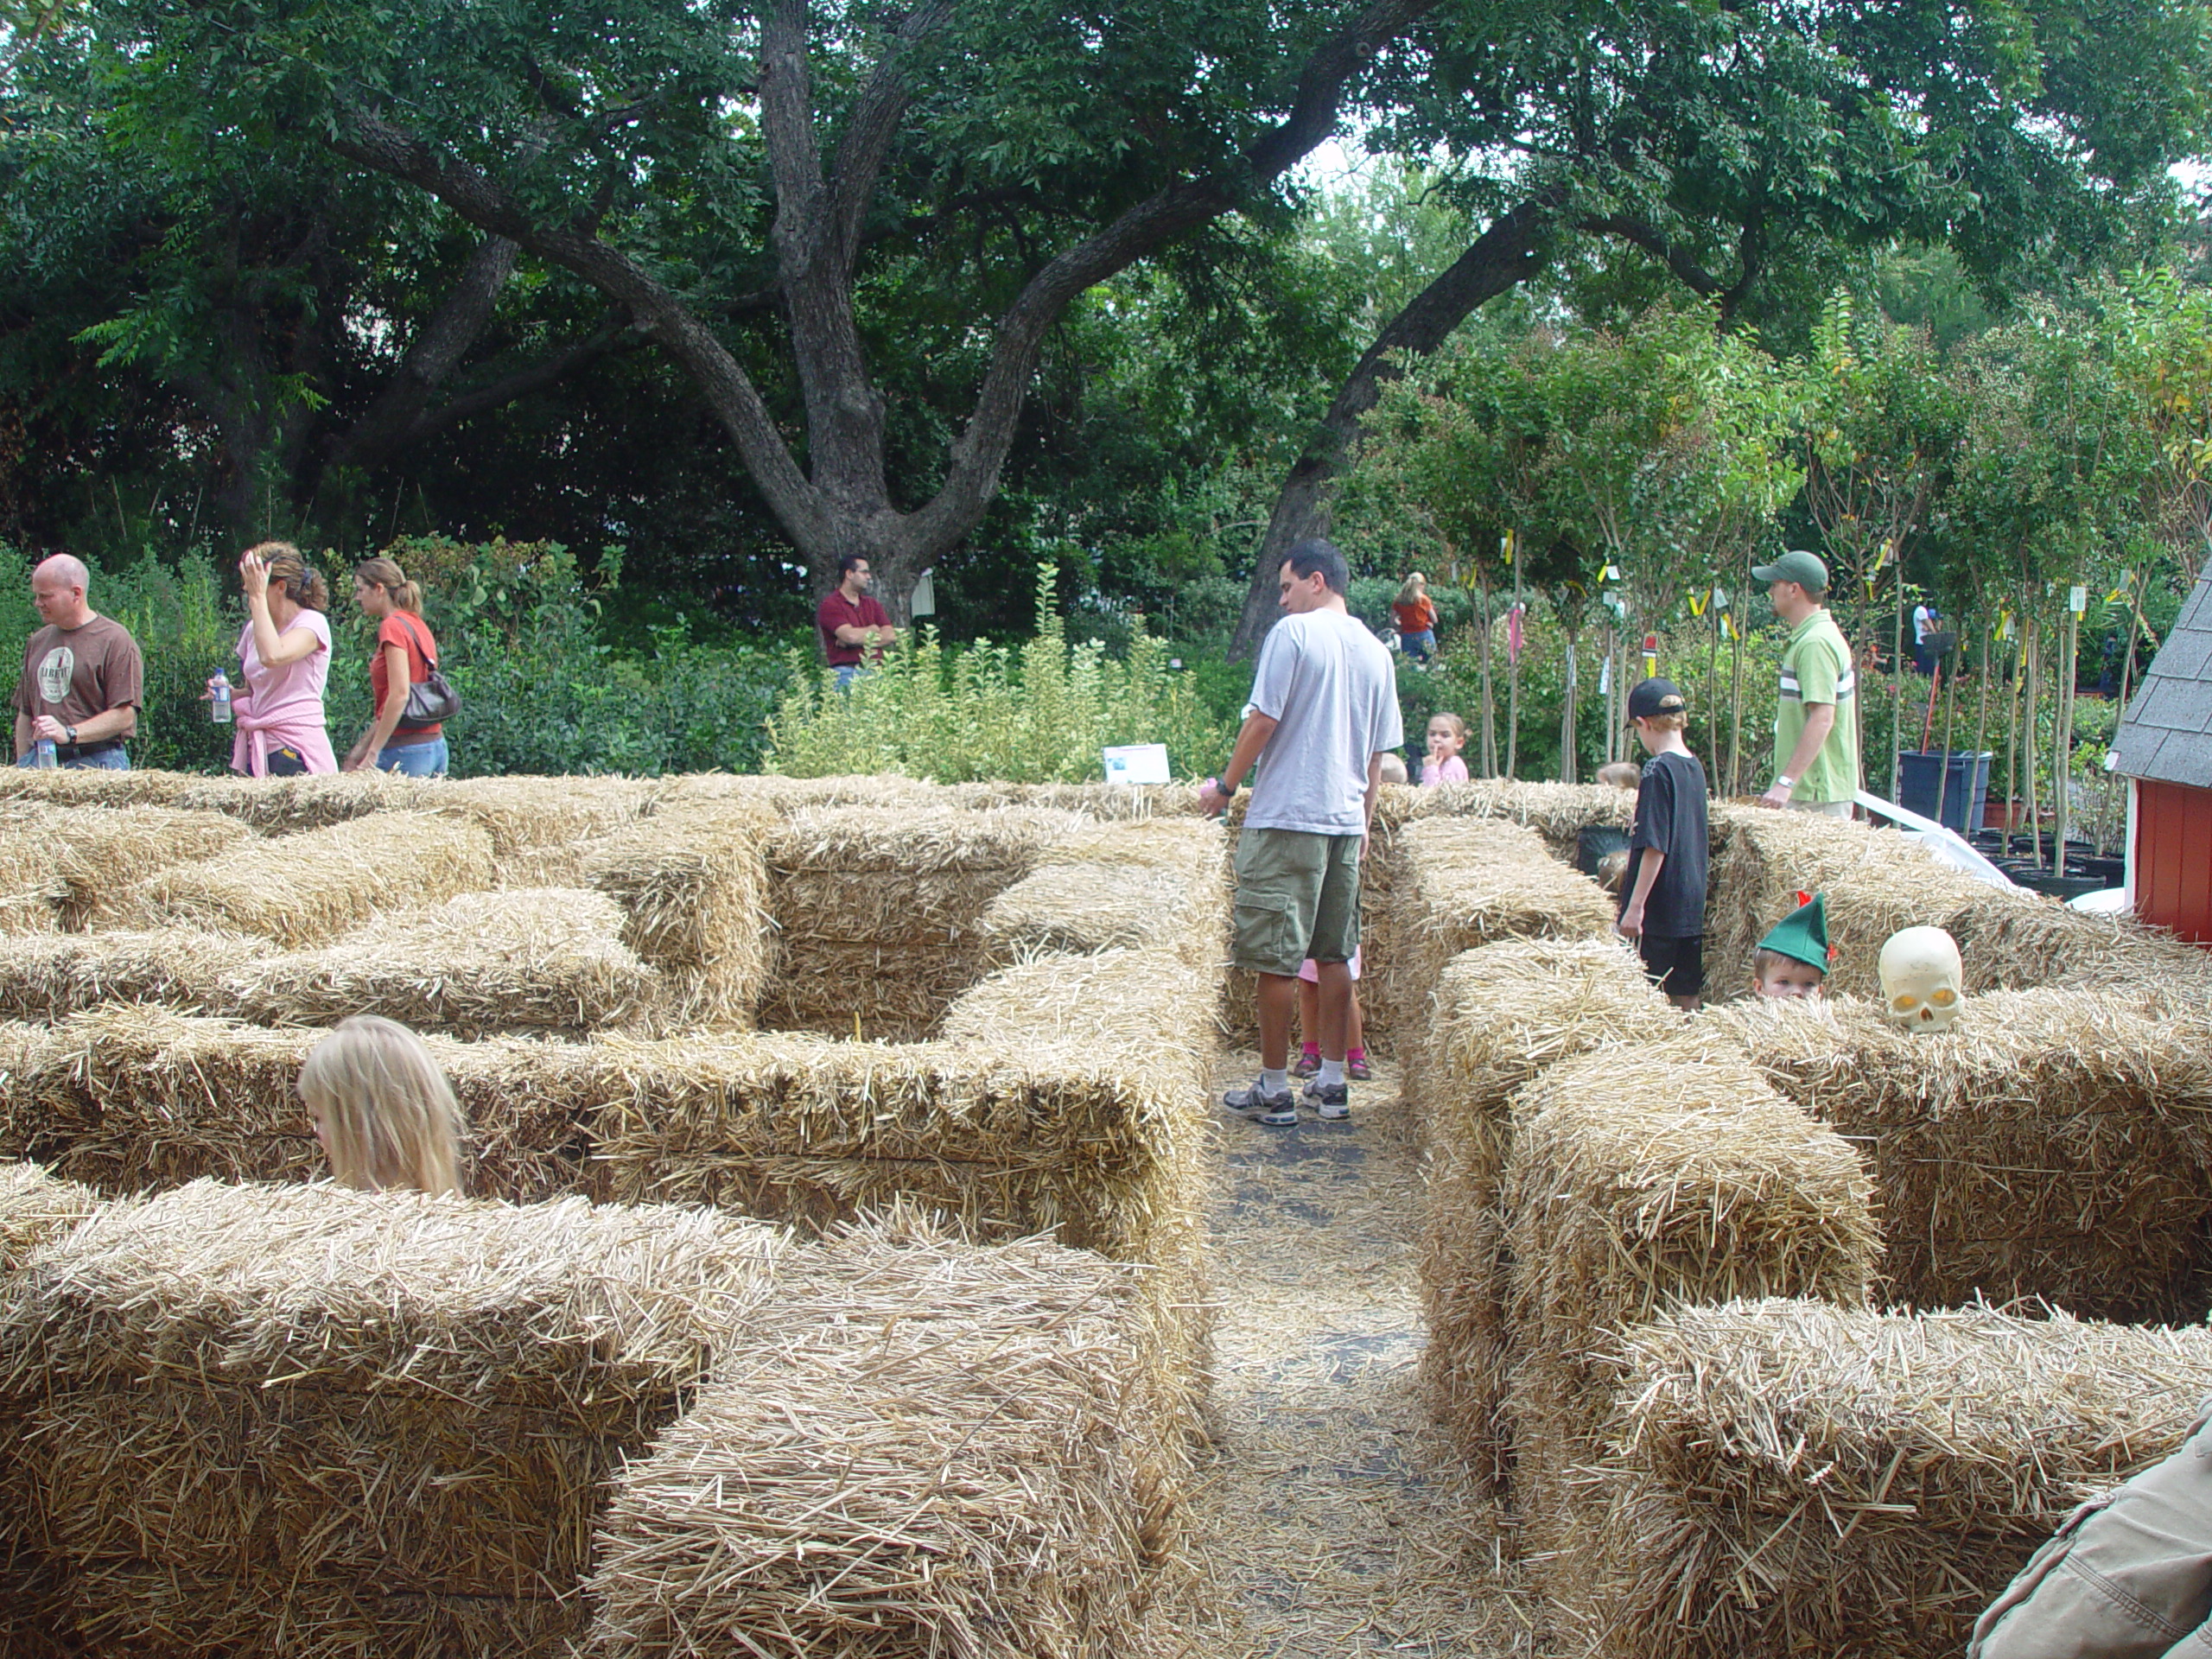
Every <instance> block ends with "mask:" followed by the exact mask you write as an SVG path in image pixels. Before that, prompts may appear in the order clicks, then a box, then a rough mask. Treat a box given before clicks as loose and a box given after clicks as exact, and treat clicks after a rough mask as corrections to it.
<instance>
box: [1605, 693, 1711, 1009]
mask: <svg viewBox="0 0 2212 1659" xmlns="http://www.w3.org/2000/svg"><path fill="white" fill-rule="evenodd" d="M1688 706H1689V705H1688V702H1685V701H1684V699H1683V696H1682V694H1681V691H1680V690H1676V689H1675V683H1674V682H1673V681H1671V680H1662V679H1649V680H1645V681H1643V682H1642V683H1640V684H1638V685H1637V687H1636V688H1635V690H1631V691H1630V693H1629V694H1628V717H1629V723H1630V725H1632V726H1633V727H1635V728H1636V741H1637V742H1639V743H1641V744H1643V747H1644V749H1645V751H1646V752H1647V753H1649V755H1650V756H1651V760H1650V762H1649V765H1647V766H1645V767H1644V768H1643V783H1642V784H1641V785H1638V786H1637V791H1636V819H1635V822H1634V823H1632V824H1631V825H1630V829H1629V833H1628V845H1629V867H1628V872H1627V874H1626V875H1625V876H1624V877H1623V879H1622V880H1621V912H1620V919H1619V920H1618V922H1616V923H1615V924H1614V925H1615V927H1616V928H1617V929H1618V931H1619V932H1620V934H1621V936H1622V937H1623V938H1630V939H1634V940H1635V941H1636V942H1637V955H1639V956H1641V957H1643V971H1644V972H1646V973H1647V974H1649V975H1650V976H1651V978H1652V981H1653V982H1654V983H1656V985H1657V986H1658V987H1659V988H1660V989H1661V990H1662V991H1664V992H1665V993H1666V995H1667V1000H1668V1001H1669V1002H1672V1003H1673V1004H1674V1005H1675V1007H1678V1008H1694V1007H1697V1005H1698V998H1699V997H1700V995H1702V994H1703V992H1704V990H1705V861H1706V836H1705V826H1706V804H1705V800H1706V791H1705V768H1704V767H1703V766H1700V765H1699V764H1698V758H1697V757H1696V756H1695V755H1694V754H1692V753H1690V751H1689V745H1688V744H1687V743H1685V742H1684V741H1682V728H1684V727H1685V726H1687V725H1688V723H1689V716H1688V712H1687V710H1688Z"/></svg>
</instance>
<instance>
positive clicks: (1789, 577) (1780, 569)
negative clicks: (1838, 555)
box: [1751, 548, 1828, 593]
mask: <svg viewBox="0 0 2212 1659" xmlns="http://www.w3.org/2000/svg"><path fill="white" fill-rule="evenodd" d="M1751 580H1752V581H1753V582H1796V584H1797V585H1798V586H1799V587H1801V588H1810V589H1811V590H1813V591H1814V592H1815V593H1826V592H1827V586H1828V568H1827V566H1826V565H1825V564H1822V563H1821V561H1820V560H1819V558H1817V557H1816V556H1814V555H1813V554H1810V553H1807V552H1803V551H1801V550H1798V549H1796V548H1792V549H1791V550H1789V552H1787V553H1785V554H1783V556H1781V557H1780V558H1778V559H1777V560H1776V561H1775V562H1774V563H1772V564H1755V565H1753V566H1752V567H1751Z"/></svg>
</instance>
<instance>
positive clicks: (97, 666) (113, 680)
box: [16, 616, 145, 726]
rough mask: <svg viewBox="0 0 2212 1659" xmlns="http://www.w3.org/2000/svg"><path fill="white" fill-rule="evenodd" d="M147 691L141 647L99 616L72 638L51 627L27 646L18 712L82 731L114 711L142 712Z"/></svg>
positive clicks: (82, 625) (121, 628)
mask: <svg viewBox="0 0 2212 1659" xmlns="http://www.w3.org/2000/svg"><path fill="white" fill-rule="evenodd" d="M144 691H145V670H144V667H143V664H141V663H140V661H139V658H138V642H137V640H136V639H132V638H131V637H130V629H128V628H126V627H124V626H123V624H122V623H120V622H117V621H114V620H111V619H110V618H107V617H105V616H95V617H92V618H90V619H88V620H86V621H85V622H83V623H80V624H79V626H76V627H73V628H71V629H69V630H67V632H64V631H63V630H61V629H60V628H57V627H55V626H54V625H53V624H52V623H48V625H47V626H45V627H42V628H41V629H39V630H38V631H37V632H35V633H34V634H32V635H31V637H30V639H29V640H28V641H27V642H25V644H24V645H23V671H22V674H21V675H20V676H19V677H17V679H16V713H17V714H19V715H23V716H24V717H26V718H27V719H35V718H36V717H37V716H38V715H53V716H54V719H56V720H58V721H60V722H61V723H62V724H63V725H64V726H81V725H83V724H84V723H85V722H86V721H88V720H90V719H91V718H92V716H93V715H104V714H105V713H106V712H107V711H108V710H109V709H120V708H122V707H123V706H124V704H126V703H128V704H130V706H131V707H132V708H137V707H138V706H139V704H140V703H141V702H143V699H144Z"/></svg>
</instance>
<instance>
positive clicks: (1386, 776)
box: [1382, 749, 1407, 784]
mask: <svg viewBox="0 0 2212 1659" xmlns="http://www.w3.org/2000/svg"><path fill="white" fill-rule="evenodd" d="M1382 770H1383V782H1384V783H1386V784H1402V783H1404V782H1406V781H1407V776H1406V763H1405V761H1404V760H1402V759H1400V758H1399V755H1398V752H1397V751H1396V750H1395V749H1385V750H1383V768H1382Z"/></svg>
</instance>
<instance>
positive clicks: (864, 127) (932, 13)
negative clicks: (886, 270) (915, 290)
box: [827, 0, 952, 276]
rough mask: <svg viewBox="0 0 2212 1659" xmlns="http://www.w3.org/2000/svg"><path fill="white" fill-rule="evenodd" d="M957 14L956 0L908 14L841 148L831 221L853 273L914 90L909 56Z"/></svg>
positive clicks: (939, 0) (845, 265)
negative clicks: (908, 69)
mask: <svg viewBox="0 0 2212 1659" xmlns="http://www.w3.org/2000/svg"><path fill="white" fill-rule="evenodd" d="M951 15H952V6H951V4H950V0H929V3H927V4H925V5H920V6H917V7H916V8H915V9H914V10H912V12H910V13H908V14H907V16H906V21H905V22H902V23H901V24H900V25H899V32H898V33H897V35H893V37H892V45H891V48H890V50H889V51H887V53H885V54H884V56H883V60H882V61H881V62H880V63H878V64H877V65H876V66H875V72H874V73H873V74H871V75H870V76H869V77H868V86H866V87H865V88H863V89H862V91H861V95H860V99H859V101H858V102H857V103H855V105H854V106H853V114H852V118H851V120H850V121H849V122H848V123H847V124H846V128H845V136H844V137H843V139H842V141H841V142H840V143H838V146H837V159H836V162H835V163H834V164H833V165H832V168H831V169H830V179H829V225H828V226H827V229H828V234H829V244H830V247H831V250H832V251H833V253H834V255H835V257H836V263H837V266H838V268H839V270H841V271H842V273H843V274H845V275H847V276H849V275H851V273H852V269H853V262H854V260H855V258H856V257H858V256H859V253H860V246H861V226H862V224H864V223H865V222H866V220H867V218H868V201H869V199H870V198H871V197H873V196H874V194H875V181H876V180H877V179H878V178H879V177H880V176H881V175H882V172H883V163H884V161H885V158H886V157H887V156H889V155H890V153H891V145H892V143H893V140H894V139H896V138H897V137H898V136H899V122H900V121H901V120H902V119H903V118H905V116H906V105H907V104H908V102H909V101H910V99H912V86H909V84H908V82H907V79H906V56H907V53H908V52H909V50H910V49H911V48H912V46H913V44H914V42H915V41H918V40H920V39H921V38H922V37H923V36H924V35H927V34H929V33H930V32H931V30H933V29H938V28H939V27H940V26H942V25H943V23H944V21H945V19H946V18H948V17H950V16H951Z"/></svg>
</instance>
